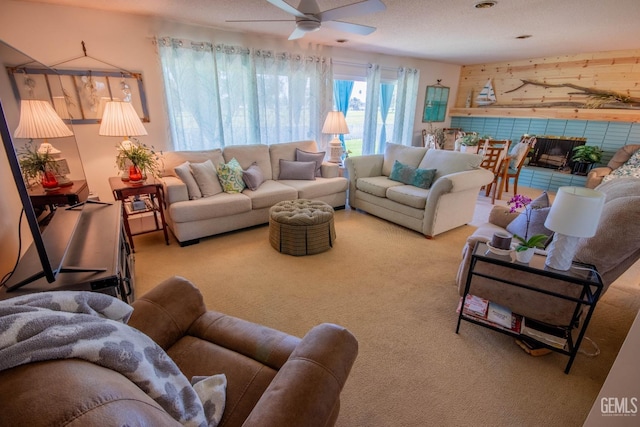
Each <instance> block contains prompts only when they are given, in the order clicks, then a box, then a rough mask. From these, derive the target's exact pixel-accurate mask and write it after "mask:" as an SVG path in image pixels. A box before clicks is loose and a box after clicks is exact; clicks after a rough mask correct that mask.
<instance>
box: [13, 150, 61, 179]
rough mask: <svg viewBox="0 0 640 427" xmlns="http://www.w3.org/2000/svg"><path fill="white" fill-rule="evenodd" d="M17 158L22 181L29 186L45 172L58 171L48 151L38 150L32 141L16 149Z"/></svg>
mask: <svg viewBox="0 0 640 427" xmlns="http://www.w3.org/2000/svg"><path fill="white" fill-rule="evenodd" d="M18 158H19V160H18V161H19V163H20V168H21V169H22V175H23V177H24V181H25V182H26V183H27V185H29V186H31V185H33V184H34V183H35V182H39V180H40V179H42V176H43V175H44V174H45V173H46V172H53V173H55V172H57V171H58V165H57V164H56V162H55V159H54V158H53V156H52V155H51V154H50V153H49V151H44V152H41V151H38V149H37V148H36V147H35V146H34V144H33V142H32V141H30V142H29V143H27V144H26V145H25V146H24V147H23V148H22V149H21V150H19V151H18Z"/></svg>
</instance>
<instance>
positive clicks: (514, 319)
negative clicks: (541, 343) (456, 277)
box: [456, 294, 524, 334]
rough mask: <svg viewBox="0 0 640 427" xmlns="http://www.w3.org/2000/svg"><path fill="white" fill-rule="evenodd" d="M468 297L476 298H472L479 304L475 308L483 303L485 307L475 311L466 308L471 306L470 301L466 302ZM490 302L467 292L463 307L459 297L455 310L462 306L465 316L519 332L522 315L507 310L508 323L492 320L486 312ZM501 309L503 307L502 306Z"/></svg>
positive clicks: (522, 322)
mask: <svg viewBox="0 0 640 427" xmlns="http://www.w3.org/2000/svg"><path fill="white" fill-rule="evenodd" d="M469 297H472V298H471V300H474V299H477V300H474V301H476V302H477V303H478V304H479V306H475V308H478V307H482V305H483V304H485V309H480V310H477V311H471V310H470V309H469V308H468V307H470V306H471V304H470V301H469V304H467V300H469V299H470V298H469ZM479 300H482V301H479ZM491 304H493V303H491V302H489V301H488V300H486V299H482V298H479V297H476V296H474V295H470V294H469V295H467V299H466V300H465V304H464V307H462V305H463V304H462V297H460V303H459V304H458V309H457V310H456V311H457V312H458V313H459V312H460V309H461V308H462V314H463V315H465V316H466V317H467V318H471V319H474V320H476V321H478V322H480V323H484V324H486V325H489V326H493V327H494V328H498V329H503V330H507V331H511V332H514V333H516V334H519V333H521V330H522V326H523V325H524V317H522V316H521V315H519V314H516V313H512V312H511V311H510V310H509V318H508V319H509V322H508V323H507V322H505V321H504V320H501V322H502V323H497V322H494V321H492V320H489V319H488V313H489V310H490V309H491V308H490V307H491ZM503 309H504V307H503ZM507 310H508V309H507Z"/></svg>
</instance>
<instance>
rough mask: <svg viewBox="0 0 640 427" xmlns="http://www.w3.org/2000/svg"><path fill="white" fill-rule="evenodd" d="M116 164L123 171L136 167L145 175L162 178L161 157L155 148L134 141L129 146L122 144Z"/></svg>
mask: <svg viewBox="0 0 640 427" xmlns="http://www.w3.org/2000/svg"><path fill="white" fill-rule="evenodd" d="M116 164H117V166H118V168H120V169H121V170H126V169H127V167H128V166H131V165H133V166H136V167H138V168H139V169H140V171H141V172H142V173H143V174H145V175H146V174H150V175H152V176H154V177H158V176H160V156H159V154H158V153H156V152H155V151H154V148H153V147H149V146H147V145H145V144H142V143H140V142H138V141H137V140H134V141H133V142H132V143H131V144H130V145H129V146H125V145H124V144H120V146H119V147H118V155H117V156H116Z"/></svg>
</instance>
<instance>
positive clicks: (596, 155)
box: [571, 145, 602, 175]
mask: <svg viewBox="0 0 640 427" xmlns="http://www.w3.org/2000/svg"><path fill="white" fill-rule="evenodd" d="M600 160H602V150H601V149H600V147H596V146H595V145H578V146H577V147H573V157H571V161H572V162H574V163H573V169H572V171H571V173H573V174H574V175H586V174H588V173H589V170H590V169H591V167H592V166H593V165H594V164H595V163H598V162H599V161H600Z"/></svg>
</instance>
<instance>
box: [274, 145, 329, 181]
mask: <svg viewBox="0 0 640 427" xmlns="http://www.w3.org/2000/svg"><path fill="white" fill-rule="evenodd" d="M296 148H299V149H301V150H304V151H308V152H317V151H318V145H317V144H316V142H315V141H295V142H284V143H282V144H271V145H270V146H269V156H270V157H271V176H272V177H273V179H278V177H279V176H280V159H284V160H289V161H295V160H296ZM265 173H266V172H265Z"/></svg>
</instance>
